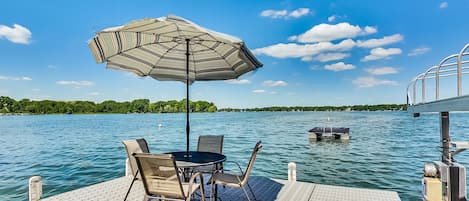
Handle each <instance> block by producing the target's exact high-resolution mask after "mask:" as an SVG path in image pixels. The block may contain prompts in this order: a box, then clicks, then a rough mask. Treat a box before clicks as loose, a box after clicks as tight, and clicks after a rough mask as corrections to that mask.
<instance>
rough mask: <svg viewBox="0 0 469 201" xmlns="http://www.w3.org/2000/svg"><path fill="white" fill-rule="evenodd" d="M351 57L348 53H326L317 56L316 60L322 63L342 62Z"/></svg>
mask: <svg viewBox="0 0 469 201" xmlns="http://www.w3.org/2000/svg"><path fill="white" fill-rule="evenodd" d="M349 56H350V54H348V53H324V54H319V55H318V56H316V57H315V58H314V60H317V61H320V62H328V61H335V60H340V59H343V58H346V57H349Z"/></svg>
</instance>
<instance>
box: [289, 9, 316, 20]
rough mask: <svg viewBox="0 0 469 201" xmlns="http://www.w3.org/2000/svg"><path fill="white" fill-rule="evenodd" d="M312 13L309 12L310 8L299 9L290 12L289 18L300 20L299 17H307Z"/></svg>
mask: <svg viewBox="0 0 469 201" xmlns="http://www.w3.org/2000/svg"><path fill="white" fill-rule="evenodd" d="M310 12H311V11H310V10H309V8H298V9H296V10H294V11H292V12H290V14H289V15H288V16H290V17H294V18H299V17H302V16H305V15H307V14H309V13H310Z"/></svg>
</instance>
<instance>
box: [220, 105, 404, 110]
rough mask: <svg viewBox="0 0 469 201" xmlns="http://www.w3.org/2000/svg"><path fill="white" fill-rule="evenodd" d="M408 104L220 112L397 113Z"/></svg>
mask: <svg viewBox="0 0 469 201" xmlns="http://www.w3.org/2000/svg"><path fill="white" fill-rule="evenodd" d="M406 109H407V105H406V104H380V105H351V106H306V107H304V106H294V107H278V106H274V107H262V108H248V109H236V108H223V109H219V110H218V111H220V112H287V111H288V112H291V111H389V110H391V111H395V110H406Z"/></svg>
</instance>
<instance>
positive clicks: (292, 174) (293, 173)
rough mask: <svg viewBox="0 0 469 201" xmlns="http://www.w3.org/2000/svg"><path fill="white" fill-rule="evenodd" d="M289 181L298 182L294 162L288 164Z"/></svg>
mask: <svg viewBox="0 0 469 201" xmlns="http://www.w3.org/2000/svg"><path fill="white" fill-rule="evenodd" d="M288 181H296V164H295V163H294V162H289V163H288Z"/></svg>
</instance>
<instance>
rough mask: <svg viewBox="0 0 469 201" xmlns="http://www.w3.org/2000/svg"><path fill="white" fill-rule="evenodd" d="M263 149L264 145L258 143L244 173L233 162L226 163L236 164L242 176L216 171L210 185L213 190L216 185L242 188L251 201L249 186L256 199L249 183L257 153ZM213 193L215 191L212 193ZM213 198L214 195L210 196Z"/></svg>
mask: <svg viewBox="0 0 469 201" xmlns="http://www.w3.org/2000/svg"><path fill="white" fill-rule="evenodd" d="M261 148H262V143H261V141H259V142H257V143H256V146H255V147H254V150H253V151H252V154H251V159H250V160H249V163H248V165H247V167H246V170H245V171H244V172H243V169H242V168H241V166H240V165H239V164H238V163H236V162H233V161H226V162H228V163H234V164H236V165H237V166H238V168H239V170H240V172H241V174H240V175H237V174H229V173H224V172H221V171H216V172H215V173H214V174H213V176H212V178H211V179H210V183H211V184H212V188H213V187H214V184H217V185H222V186H227V187H234V188H241V189H242V190H243V192H244V195H246V198H247V199H248V200H249V201H250V200H251V199H250V198H249V195H248V193H247V191H246V189H245V186H246V185H247V186H248V188H249V191H251V194H252V196H253V197H254V200H257V199H256V195H255V194H254V192H253V190H252V188H251V186H250V185H249V183H248V179H249V175H250V174H251V170H252V168H253V167H254V161H255V160H256V156H257V153H258V152H259V150H260V149H261ZM211 192H213V191H211ZM210 196H212V195H210Z"/></svg>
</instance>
